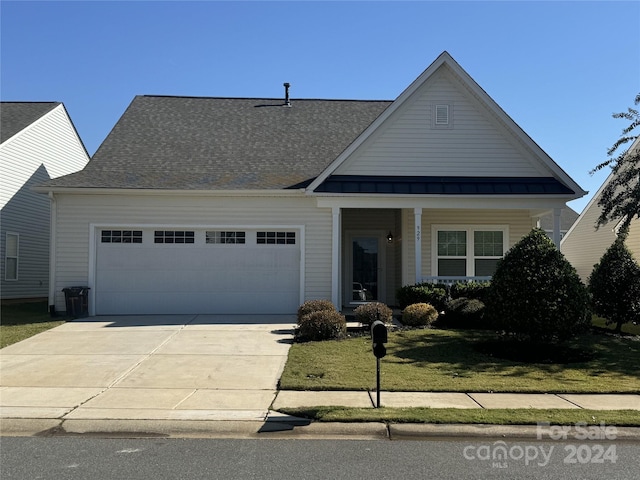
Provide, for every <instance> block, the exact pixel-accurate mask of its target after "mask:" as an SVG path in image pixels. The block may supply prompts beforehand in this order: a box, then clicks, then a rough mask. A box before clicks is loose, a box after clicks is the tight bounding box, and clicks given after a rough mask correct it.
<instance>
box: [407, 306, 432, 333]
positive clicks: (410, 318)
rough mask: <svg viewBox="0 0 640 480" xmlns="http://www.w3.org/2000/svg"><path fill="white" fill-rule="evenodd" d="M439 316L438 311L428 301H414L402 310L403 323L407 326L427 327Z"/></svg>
mask: <svg viewBox="0 0 640 480" xmlns="http://www.w3.org/2000/svg"><path fill="white" fill-rule="evenodd" d="M437 318H438V311H437V310H436V309H435V308H434V307H433V305H429V304H428V303H414V304H413V305H409V306H408V307H407V308H405V309H404V310H403V311H402V323H403V324H404V325H406V326H407V327H426V326H427V325H431V324H432V323H433V322H435V321H436V319H437Z"/></svg>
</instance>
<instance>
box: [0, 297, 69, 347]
mask: <svg viewBox="0 0 640 480" xmlns="http://www.w3.org/2000/svg"><path fill="white" fill-rule="evenodd" d="M63 323H64V320H55V321H52V319H51V316H50V315H49V312H48V310H47V302H46V301H45V302H25V303H16V304H3V305H2V311H1V317H0V348H4V347H6V346H7V345H11V344H13V343H17V342H19V341H21V340H24V339H25V338H29V337H32V336H33V335H36V334H38V333H40V332H44V331H45V330H49V329H50V328H53V327H57V326H58V325H62V324H63Z"/></svg>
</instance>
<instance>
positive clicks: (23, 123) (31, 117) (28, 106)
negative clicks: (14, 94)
mask: <svg viewBox="0 0 640 480" xmlns="http://www.w3.org/2000/svg"><path fill="white" fill-rule="evenodd" d="M58 105H60V102H0V143H4V142H5V141H6V140H8V139H10V138H11V137H13V136H14V135H15V134H16V133H18V132H19V131H21V130H24V129H25V128H27V127H28V126H29V125H31V124H32V123H33V122H35V121H36V120H38V119H39V118H40V117H42V116H43V115H44V114H45V113H48V112H50V111H51V110H53V109H54V108H55V107H57V106H58Z"/></svg>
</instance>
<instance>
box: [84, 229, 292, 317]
mask: <svg viewBox="0 0 640 480" xmlns="http://www.w3.org/2000/svg"><path fill="white" fill-rule="evenodd" d="M151 233H153V232H151ZM198 233H199V232H196V244H169V245H166V244H162V245H158V244H154V243H152V241H148V236H147V237H145V243H143V244H113V243H110V244H101V243H98V249H97V258H96V286H95V288H96V290H95V291H96V297H95V301H96V313H97V314H163V313H165V314H177V313H193V314H198V313H294V312H295V311H296V310H297V307H298V303H299V299H300V294H299V292H300V249H299V246H298V245H255V244H253V245H246V244H245V245H215V244H200V245H198V244H197V241H198V238H201V239H203V238H204V232H200V233H201V236H200V237H199V236H198Z"/></svg>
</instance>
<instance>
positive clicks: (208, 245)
mask: <svg viewBox="0 0 640 480" xmlns="http://www.w3.org/2000/svg"><path fill="white" fill-rule="evenodd" d="M39 191H41V192H46V193H49V194H50V195H51V197H52V198H53V201H54V203H53V205H54V206H53V215H54V217H55V220H54V223H55V224H56V241H55V244H54V245H53V249H54V250H53V252H52V256H53V257H54V259H55V263H54V266H53V268H52V271H51V275H52V280H51V291H50V297H49V298H50V302H51V304H52V305H54V306H55V308H56V309H58V310H60V309H64V296H63V294H62V293H61V292H62V289H63V288H65V287H68V286H73V285H85V286H88V287H90V291H89V311H90V314H162V313H166V314H170V313H171V314H177V313H191V314H195V313H210V314H218V313H221V314H233V313H273V314H279V313H293V312H295V311H296V309H297V307H298V306H299V305H300V303H302V302H303V301H305V300H308V299H330V300H331V301H332V302H333V303H334V304H335V305H337V306H338V307H339V308H345V307H346V308H348V307H349V306H351V305H353V304H357V303H358V302H361V301H363V295H362V294H363V292H364V298H365V299H366V300H379V301H382V302H386V303H387V304H391V305H393V304H394V303H395V298H394V296H395V292H396V289H397V288H399V287H401V286H402V285H406V284H413V283H415V282H421V281H423V280H429V279H430V278H433V277H438V278H445V279H451V278H475V277H485V276H489V275H491V274H492V273H493V269H494V268H495V265H496V262H497V261H498V259H500V258H501V257H502V255H503V254H504V253H505V252H506V250H507V249H508V248H510V247H511V246H512V245H513V244H514V243H516V242H517V241H518V240H519V239H520V238H521V237H522V236H523V235H525V234H527V233H528V232H529V231H530V230H531V228H532V227H533V226H534V225H536V223H537V221H538V218H539V217H540V216H541V215H544V214H545V213H549V212H552V214H553V218H554V238H555V241H556V244H558V245H559V240H560V212H561V210H562V209H563V208H565V206H566V202H567V201H570V200H573V199H576V198H579V197H581V196H583V195H584V194H585V192H584V191H583V190H582V189H581V188H580V187H579V186H578V185H577V184H576V183H575V182H574V181H573V180H572V179H571V178H570V177H569V176H568V175H567V174H566V173H565V172H564V171H563V170H562V169H561V168H560V167H559V166H558V165H557V164H556V163H554V161H553V160H552V159H551V158H550V157H549V156H548V155H547V154H546V153H545V152H544V151H543V150H542V149H541V148H540V147H539V146H538V145H537V144H536V143H535V142H534V141H533V140H532V139H531V138H529V136H527V135H526V133H525V132H524V131H522V130H521V129H520V128H519V127H518V125H516V123H515V122H514V121H513V120H512V119H511V118H510V117H509V116H508V115H507V114H506V113H505V112H504V111H503V110H502V109H501V108H500V107H499V106H498V105H497V104H496V103H495V102H494V101H493V100H492V99H491V98H490V97H489V96H488V95H487V93H486V92H485V91H484V90H483V89H482V88H480V87H479V86H478V85H477V84H476V82H475V81H474V80H473V79H472V78H471V77H470V76H469V75H468V74H467V73H466V72H465V71H464V70H463V69H462V68H461V67H460V65H458V64H457V63H456V62H455V61H454V59H453V58H452V57H451V56H450V55H449V54H448V53H447V52H444V53H442V54H441V55H440V56H439V57H438V58H437V59H436V60H435V61H434V62H433V63H432V64H431V65H430V66H429V67H428V68H427V69H426V70H425V71H424V72H423V73H422V74H421V75H420V76H419V77H418V78H417V79H416V80H415V81H414V82H413V83H412V84H411V85H409V87H407V88H406V89H405V90H404V91H403V92H402V93H401V94H400V95H399V96H398V98H397V99H396V100H394V101H349V100H311V99H307V100H305V99H295V98H294V99H292V98H291V97H290V96H289V85H288V84H285V92H284V95H283V98H280V99H273V98H270V99H260V98H190V97H162V96H138V97H135V98H134V100H133V101H132V103H131V104H130V105H129V107H128V108H127V110H126V111H125V113H124V114H123V116H122V117H121V118H120V120H119V121H118V122H117V124H116V125H115V127H114V128H113V130H112V132H111V133H110V134H109V135H108V137H107V138H106V139H105V141H104V143H103V144H102V145H101V146H100V148H99V149H98V151H97V152H96V154H95V155H94V157H93V158H92V160H91V161H90V162H89V164H88V165H87V166H86V168H84V169H83V170H82V171H81V172H78V173H75V174H72V175H69V176H65V177H61V178H58V179H55V180H52V181H49V182H47V183H46V184H45V185H43V186H42V187H39ZM354 286H355V287H357V288H354Z"/></svg>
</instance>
